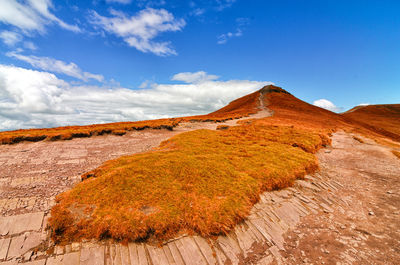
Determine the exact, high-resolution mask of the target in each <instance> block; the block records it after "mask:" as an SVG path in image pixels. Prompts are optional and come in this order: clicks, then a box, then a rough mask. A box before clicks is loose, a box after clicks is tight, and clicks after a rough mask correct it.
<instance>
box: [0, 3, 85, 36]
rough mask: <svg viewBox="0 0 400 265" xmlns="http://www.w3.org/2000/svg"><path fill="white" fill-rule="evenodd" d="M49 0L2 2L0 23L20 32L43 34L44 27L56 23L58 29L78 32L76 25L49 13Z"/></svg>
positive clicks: (50, 4) (51, 6)
mask: <svg viewBox="0 0 400 265" xmlns="http://www.w3.org/2000/svg"><path fill="white" fill-rule="evenodd" d="M51 8H53V4H52V2H51V0H24V1H17V0H2V1H1V8H0V22H3V23H5V24H8V25H11V26H14V27H16V28H19V29H20V30H21V31H22V32H32V31H38V32H41V33H43V32H44V31H45V26H46V25H47V24H50V23H56V24H58V25H59V26H60V27H62V28H64V29H67V30H70V31H73V32H80V29H79V27H78V26H76V25H70V24H67V23H65V22H64V21H62V20H61V19H59V18H58V17H56V16H55V15H54V14H53V13H51V12H50V9H51Z"/></svg>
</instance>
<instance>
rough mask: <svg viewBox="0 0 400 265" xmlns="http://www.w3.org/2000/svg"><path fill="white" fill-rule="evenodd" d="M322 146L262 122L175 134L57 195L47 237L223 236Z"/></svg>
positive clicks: (309, 168)
mask: <svg viewBox="0 0 400 265" xmlns="http://www.w3.org/2000/svg"><path fill="white" fill-rule="evenodd" d="M328 142H329V139H328V138H327V137H326V136H324V135H321V134H315V133H312V132H310V131H307V130H300V129H296V128H292V127H288V126H280V127H278V126H270V125H265V124H263V122H262V121H257V122H252V123H251V124H245V125H241V126H236V127H230V128H229V129H227V130H223V131H212V130H196V131H192V132H186V133H182V134H179V135H177V136H175V137H173V138H171V139H169V140H167V141H165V142H163V143H162V144H161V146H160V148H159V150H157V151H153V152H149V153H145V154H137V155H131V156H124V157H121V158H118V159H115V160H111V161H108V162H106V163H104V164H103V165H102V166H100V167H99V168H97V169H95V170H93V171H92V172H89V173H87V174H85V176H83V177H84V178H85V177H90V178H88V179H86V180H84V181H83V182H82V183H79V184H78V185H76V186H75V187H74V188H73V189H72V190H70V191H67V192H65V193H63V194H60V195H59V196H58V197H57V204H56V205H55V206H54V207H53V209H52V211H51V215H52V217H51V219H50V221H49V223H50V226H51V228H52V229H53V231H54V233H53V239H54V240H55V241H56V242H69V241H72V240H79V239H82V238H97V239H102V238H112V239H115V240H124V241H131V240H140V239H146V238H148V237H154V238H157V239H161V240H162V239H167V238H170V237H172V236H174V235H176V234H177V233H178V232H179V231H185V232H188V233H193V232H196V233H199V234H201V235H203V236H207V235H213V234H221V233H226V232H228V231H229V230H231V229H232V228H233V227H234V225H235V224H237V223H238V222H239V221H241V220H243V219H244V218H245V217H246V216H248V214H249V211H250V209H251V207H252V206H253V205H254V203H255V202H257V201H258V199H259V194H260V193H261V192H263V191H266V190H274V189H279V188H284V187H288V186H290V185H291V184H292V183H293V181H294V180H295V179H296V178H302V177H303V176H304V175H305V174H307V173H310V172H313V171H315V170H316V169H317V168H318V164H317V160H316V157H315V156H314V155H313V153H314V152H316V151H317V150H318V149H319V148H320V147H321V146H322V145H324V144H326V143H328ZM299 147H300V148H299Z"/></svg>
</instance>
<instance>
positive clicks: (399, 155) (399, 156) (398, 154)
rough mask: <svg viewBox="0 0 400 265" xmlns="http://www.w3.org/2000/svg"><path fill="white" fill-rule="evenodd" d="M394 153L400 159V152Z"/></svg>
mask: <svg viewBox="0 0 400 265" xmlns="http://www.w3.org/2000/svg"><path fill="white" fill-rule="evenodd" d="M392 153H393V154H394V155H395V156H397V157H398V158H399V159H400V152H399V151H395V150H393V151H392Z"/></svg>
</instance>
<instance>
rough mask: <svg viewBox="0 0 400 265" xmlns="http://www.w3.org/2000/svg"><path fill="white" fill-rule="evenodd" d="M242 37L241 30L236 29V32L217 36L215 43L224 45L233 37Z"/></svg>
mask: <svg viewBox="0 0 400 265" xmlns="http://www.w3.org/2000/svg"><path fill="white" fill-rule="evenodd" d="M242 35H243V33H242V30H241V29H237V30H236V32H233V33H232V32H228V33H224V34H221V35H219V36H218V41H217V43H218V44H225V43H227V42H228V40H229V39H230V38H233V37H240V36H242Z"/></svg>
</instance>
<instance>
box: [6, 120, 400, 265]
mask: <svg viewBox="0 0 400 265" xmlns="http://www.w3.org/2000/svg"><path fill="white" fill-rule="evenodd" d="M196 126H197V125H196V124H186V125H183V126H182V127H181V128H180V129H179V130H183V131H184V130H191V129H196ZM210 126H216V125H210ZM178 132H179V131H178ZM136 133H142V134H143V135H142V136H141V137H142V138H139V136H138V135H127V136H126V137H125V136H122V137H119V136H105V137H102V138H96V137H95V138H90V139H74V140H71V141H66V142H39V143H26V144H25V143H22V144H17V145H12V146H0V159H1V160H0V164H1V166H0V191H1V195H0V196H1V197H0V198H1V203H0V209H1V215H0V264H1V265H5V264H17V263H24V264H27V265H45V264H47V265H49V264H65V265H67V264H123V265H125V264H131V265H134V264H148V265H157V264H182V265H191V264H299V263H313V264H337V263H336V262H338V264H340V263H342V264H396V262H397V261H398V260H400V254H399V253H400V232H399V231H400V222H399V220H400V218H399V214H400V194H399V191H400V184H399V182H398V179H399V177H400V160H398V159H397V158H396V157H395V156H394V155H393V154H391V152H390V149H389V148H386V147H382V146H379V145H376V144H374V143H372V142H368V141H367V143H365V144H361V143H359V142H357V141H355V140H354V139H353V138H352V137H351V136H350V135H347V134H344V133H340V132H339V133H336V134H334V136H333V145H332V147H331V148H329V149H324V150H321V151H320V152H319V154H318V157H319V159H320V162H321V171H320V172H319V173H318V174H315V175H313V176H307V177H306V178H305V180H299V181H296V184H295V185H294V186H293V187H292V188H288V189H285V190H281V191H274V192H267V193H264V194H262V195H261V198H260V201H259V202H258V203H257V204H256V205H255V206H254V207H253V209H252V211H251V214H250V216H249V218H248V219H247V220H246V221H244V222H243V223H241V224H239V225H238V226H237V227H236V228H235V229H234V231H232V232H231V233H230V234H229V235H227V236H219V237H216V238H212V239H204V238H202V237H199V236H184V237H181V238H177V239H175V240H171V241H169V242H166V243H165V244H164V245H163V246H161V247H159V246H153V245H149V244H143V243H130V244H128V245H121V244H113V243H110V242H101V243H96V242H83V243H72V244H69V245H66V246H54V245H53V244H52V242H51V241H50V240H49V235H48V233H47V231H46V229H45V228H46V223H47V219H48V217H49V209H50V208H51V206H52V204H53V203H54V195H56V194H58V193H59V192H62V191H64V190H66V189H68V188H69V187H71V185H73V183H74V182H76V181H79V178H78V176H79V175H80V174H81V173H83V172H85V171H87V170H90V169H91V167H96V166H98V165H99V164H100V163H101V162H102V161H103V160H108V159H110V158H112V157H116V156H120V155H123V154H125V153H129V152H132V150H130V149H129V148H131V147H130V146H131V145H133V146H135V145H136V148H138V147H142V148H143V149H139V150H143V151H144V150H147V149H146V148H150V147H151V146H156V145H158V143H159V142H160V141H161V140H162V139H164V138H163V137H170V136H171V135H173V133H177V132H167V133H168V135H165V134H163V133H164V132H160V131H143V132H136ZM123 137H125V138H123ZM143 137H144V138H143ZM146 137H148V138H149V139H150V140H149V141H146V140H143V139H145V138H146ZM153 137H154V138H153ZM116 139H118V140H119V141H117V140H116ZM120 139H123V140H124V141H121V140H120ZM140 139H142V140H140ZM88 141H94V142H92V143H93V144H90V145H89V142H88ZM126 141H128V142H129V144H127V142H126ZM152 141H153V142H152ZM119 142H121V143H119ZM143 143H145V145H143ZM149 143H153V144H154V145H151V144H150V147H147V146H146V144H149ZM112 147H114V148H112ZM96 148H98V149H96ZM132 148H134V147H132ZM137 150H138V149H136V150H135V151H136V152H137ZM97 151H100V152H97ZM50 154H52V156H50ZM53 154H54V155H53ZM81 160H82V161H81ZM71 161H72V162H71ZM35 163H37V165H38V166H37V167H36V166H35V165H36V164H35ZM40 170H42V171H40ZM70 172H73V173H70ZM70 176H75V177H70Z"/></svg>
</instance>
